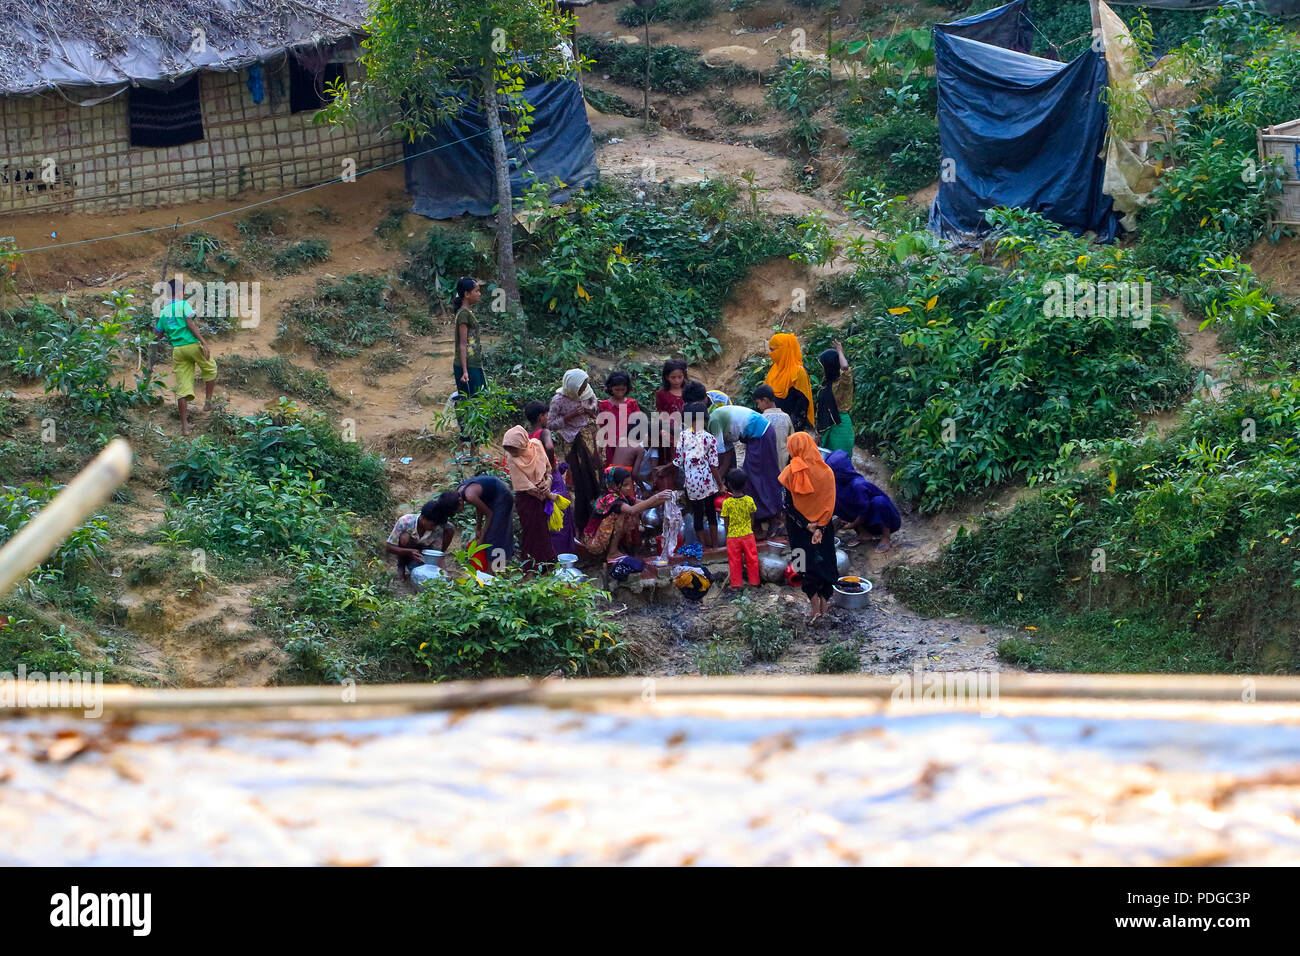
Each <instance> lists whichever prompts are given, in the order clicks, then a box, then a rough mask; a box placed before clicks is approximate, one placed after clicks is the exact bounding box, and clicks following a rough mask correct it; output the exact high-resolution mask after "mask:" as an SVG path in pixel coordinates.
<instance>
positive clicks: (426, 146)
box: [406, 80, 599, 219]
mask: <svg viewBox="0 0 1300 956" xmlns="http://www.w3.org/2000/svg"><path fill="white" fill-rule="evenodd" d="M524 98H525V99H527V100H528V102H529V104H530V105H531V106H532V107H533V112H532V115H531V116H530V118H529V130H528V135H527V137H526V139H525V140H524V142H522V143H519V142H516V141H514V140H511V139H507V140H506V148H507V149H508V150H509V152H510V158H511V164H510V191H511V193H512V194H513V195H514V196H515V197H519V196H521V195H522V194H523V193H524V191H525V190H526V189H527V188H528V187H529V186H531V185H532V184H533V183H536V182H541V183H553V182H554V181H555V180H556V179H557V178H558V179H559V181H560V182H562V183H564V186H565V188H564V189H562V190H559V191H556V192H553V193H552V194H551V195H552V198H553V199H555V200H560V199H562V198H563V196H565V195H566V194H567V193H568V192H570V191H572V190H574V189H577V188H580V187H582V186H585V185H587V184H589V183H592V182H594V181H595V180H596V178H597V176H598V175H599V173H598V170H597V168H596V148H595V146H594V144H593V143H592V141H591V127H590V126H589V125H588V124H587V108H586V104H585V102H584V101H583V98H582V88H581V87H580V86H579V85H578V84H577V83H576V82H575V81H573V80H555V81H540V80H539V81H536V82H533V83H531V84H529V85H528V86H527V87H525V89H524ZM486 131H487V119H486V117H485V116H484V114H483V111H482V110H480V109H479V108H478V107H477V106H476V105H475V104H466V106H465V108H464V109H463V110H462V111H461V113H460V114H459V115H458V116H457V117H456V118H455V119H453V120H451V121H450V122H448V123H445V124H443V125H442V126H441V127H439V128H438V130H437V131H436V133H435V135H433V136H429V137H424V138H422V139H419V140H417V141H416V142H414V143H408V144H407V145H406V156H407V161H406V188H407V191H408V192H409V193H410V194H411V195H412V197H414V200H415V204H414V206H413V207H412V210H411V211H412V212H415V213H418V214H419V215H421V216H428V217H430V218H431V219H448V218H451V217H452V216H459V215H461V214H462V213H469V214H470V215H474V216H486V215H488V214H490V213H491V212H492V210H493V208H494V207H495V206H496V204H497V197H496V174H495V173H494V172H493V164H492V141H491V139H490V138H489V137H488V136H486V135H484V134H485V133H486ZM458 140H459V141H461V142H460V145H458V146H456V147H455V148H449V149H437V150H436V151H435V152H429V150H431V149H434V148H435V147H440V146H444V145H446V144H448V143H455V142H456V141H458ZM420 154H423V155H420Z"/></svg>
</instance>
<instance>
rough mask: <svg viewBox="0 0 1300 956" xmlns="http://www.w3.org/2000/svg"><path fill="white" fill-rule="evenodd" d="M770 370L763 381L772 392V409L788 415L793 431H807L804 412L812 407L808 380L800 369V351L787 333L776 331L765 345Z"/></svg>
mask: <svg viewBox="0 0 1300 956" xmlns="http://www.w3.org/2000/svg"><path fill="white" fill-rule="evenodd" d="M767 353H768V355H770V356H771V358H772V368H771V370H770V371H769V372H768V373H767V378H766V379H764V382H765V383H766V384H767V385H770V386H771V387H772V391H773V392H775V393H776V406H777V408H779V409H781V411H783V412H785V413H786V414H787V415H789V416H790V421H791V422H792V423H793V424H794V427H795V429H796V430H797V431H809V430H810V429H811V427H812V426H811V425H810V424H809V422H808V412H809V410H810V409H811V408H812V402H813V392H812V380H811V379H809V378H808V370H807V369H805V368H804V367H803V349H801V348H800V347H799V340H798V339H797V338H795V337H794V336H793V335H791V334H790V333H789V332H778V333H777V334H776V335H774V336H772V338H771V339H770V340H769V341H768V343H767Z"/></svg>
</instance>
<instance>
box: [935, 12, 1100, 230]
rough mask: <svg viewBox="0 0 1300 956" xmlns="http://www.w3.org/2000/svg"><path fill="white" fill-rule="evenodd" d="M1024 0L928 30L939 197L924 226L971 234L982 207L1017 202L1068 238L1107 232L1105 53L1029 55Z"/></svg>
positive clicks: (983, 224) (983, 225)
mask: <svg viewBox="0 0 1300 956" xmlns="http://www.w3.org/2000/svg"><path fill="white" fill-rule="evenodd" d="M1026 7H1027V3H1026V0H1013V2H1012V3H1008V4H1006V5H1005V6H1001V7H998V8H996V9H994V10H990V11H988V12H986V13H982V14H978V15H976V16H973V17H967V18H966V19H964V20H958V21H956V22H954V23H941V24H938V25H937V26H935V28H934V50H935V70H936V73H937V76H938V83H939V111H938V119H939V143H940V147H941V156H942V166H941V175H940V182H939V194H938V196H936V197H935V200H934V205H933V206H932V207H931V209H930V230H931V231H932V232H935V233H937V234H938V235H941V236H943V237H944V238H948V239H958V240H963V239H971V238H975V237H977V236H979V235H982V234H984V233H986V232H988V230H989V228H990V227H989V224H988V222H987V221H986V220H985V219H984V211H985V210H986V209H990V208H993V207H996V206H1015V207H1020V208H1022V209H1029V210H1032V211H1034V212H1038V213H1041V214H1042V215H1044V216H1046V217H1047V218H1048V219H1051V220H1052V221H1054V222H1057V223H1059V224H1060V225H1062V226H1064V227H1065V228H1067V229H1069V230H1070V231H1071V232H1073V233H1075V234H1076V235H1081V234H1083V233H1085V232H1089V231H1091V232H1095V233H1096V234H1097V237H1098V239H1100V240H1101V241H1103V242H1109V241H1110V240H1112V239H1114V238H1115V234H1116V232H1117V230H1118V228H1119V218H1118V216H1117V214H1116V213H1115V211H1114V209H1113V208H1112V205H1111V200H1110V198H1109V197H1108V196H1106V195H1105V194H1104V193H1103V192H1102V176H1103V173H1104V171H1105V162H1104V159H1103V154H1102V150H1103V146H1104V143H1105V137H1106V104H1105V103H1103V102H1102V97H1101V94H1102V90H1103V89H1104V88H1105V86H1106V79H1107V71H1106V60H1105V58H1104V57H1103V56H1102V55H1101V54H1100V53H1097V52H1095V51H1094V50H1092V49H1089V50H1087V51H1086V52H1085V53H1083V54H1082V55H1081V56H1079V57H1077V58H1076V59H1074V60H1073V61H1071V62H1069V63H1058V62H1056V61H1055V60H1046V59H1043V58H1041V57H1036V56H1031V55H1029V53H1027V52H1026V51H1027V50H1028V49H1029V47H1030V44H1031V42H1032V31H1033V26H1032V24H1031V23H1030V21H1029V18H1028V11H1027V9H1026Z"/></svg>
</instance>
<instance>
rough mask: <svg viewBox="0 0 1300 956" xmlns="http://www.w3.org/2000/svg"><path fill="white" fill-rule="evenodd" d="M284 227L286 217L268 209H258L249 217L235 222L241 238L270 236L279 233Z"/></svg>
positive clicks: (242, 217) (243, 217)
mask: <svg viewBox="0 0 1300 956" xmlns="http://www.w3.org/2000/svg"><path fill="white" fill-rule="evenodd" d="M283 225H284V216H283V215H281V214H279V213H273V212H271V211H270V210H267V209H257V210H254V211H253V212H250V213H249V214H248V215H247V216H241V217H240V218H239V219H236V220H235V228H236V229H238V230H239V234H240V235H241V236H245V237H249V236H269V235H272V234H273V233H276V232H279V231H280V227H281V226H283Z"/></svg>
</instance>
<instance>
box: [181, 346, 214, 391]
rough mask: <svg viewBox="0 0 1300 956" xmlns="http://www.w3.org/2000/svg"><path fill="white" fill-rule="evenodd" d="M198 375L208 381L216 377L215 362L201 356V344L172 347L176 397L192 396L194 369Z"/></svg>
mask: <svg viewBox="0 0 1300 956" xmlns="http://www.w3.org/2000/svg"><path fill="white" fill-rule="evenodd" d="M196 367H197V368H198V370H199V377H200V378H202V379H203V381H205V382H210V381H212V380H213V379H214V378H216V377H217V363H216V362H214V361H212V359H210V358H204V357H203V346H202V345H200V344H199V343H198V342H191V343H190V344H189V345H181V346H177V347H176V348H174V349H172V370H173V371H174V372H175V373H176V397H177V398H193V397H194V369H195V368H196Z"/></svg>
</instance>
